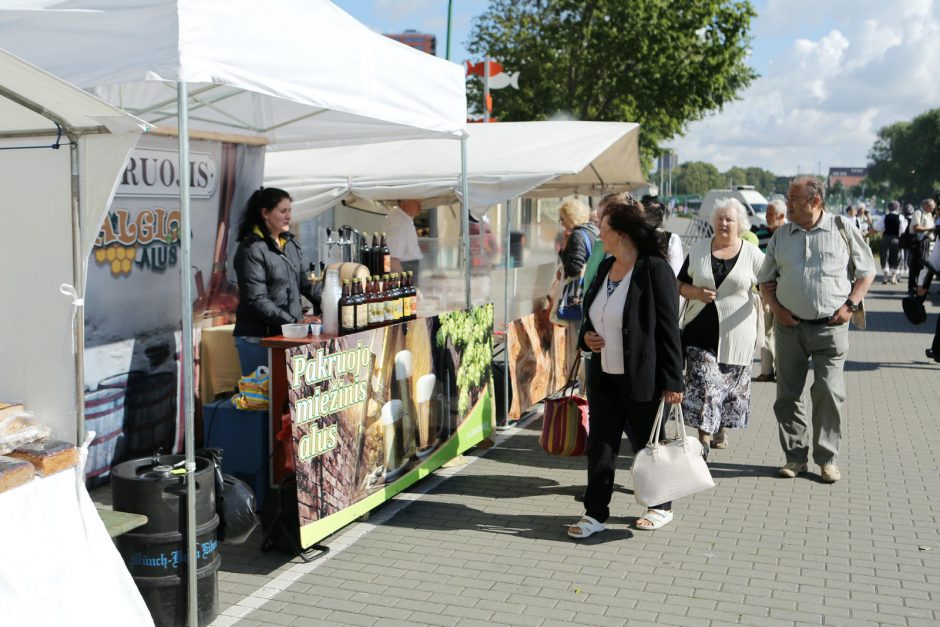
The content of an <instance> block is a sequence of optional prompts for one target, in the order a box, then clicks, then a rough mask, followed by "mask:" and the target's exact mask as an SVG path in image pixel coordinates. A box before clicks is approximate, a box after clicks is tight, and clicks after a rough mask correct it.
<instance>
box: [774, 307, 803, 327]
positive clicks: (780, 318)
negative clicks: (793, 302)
mask: <svg viewBox="0 0 940 627" xmlns="http://www.w3.org/2000/svg"><path fill="white" fill-rule="evenodd" d="M774 318H776V319H777V322H779V323H780V326H782V327H795V326H796V325H798V324H799V323H800V321H799V320H797V319H796V317H795V316H794V315H793V312H791V311H790V310H789V309H787V308H786V307H783V306H780V307H777V308H776V309H774Z"/></svg>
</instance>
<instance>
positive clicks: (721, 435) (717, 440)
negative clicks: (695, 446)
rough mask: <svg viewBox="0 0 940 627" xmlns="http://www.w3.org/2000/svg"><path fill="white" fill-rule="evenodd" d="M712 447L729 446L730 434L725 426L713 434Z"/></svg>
mask: <svg viewBox="0 0 940 627" xmlns="http://www.w3.org/2000/svg"><path fill="white" fill-rule="evenodd" d="M712 448H718V449H722V448H728V434H727V432H726V431H725V428H724V427H722V428H721V429H719V430H718V433H716V434H715V435H713V436H712Z"/></svg>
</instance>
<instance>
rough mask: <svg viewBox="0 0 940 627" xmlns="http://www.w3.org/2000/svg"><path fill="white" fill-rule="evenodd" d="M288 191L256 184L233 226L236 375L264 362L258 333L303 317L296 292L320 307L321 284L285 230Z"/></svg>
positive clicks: (287, 226) (316, 310) (288, 213)
mask: <svg viewBox="0 0 940 627" xmlns="http://www.w3.org/2000/svg"><path fill="white" fill-rule="evenodd" d="M291 208H292V205H291V197H290V194H288V193H287V192H285V191H284V190H282V189H277V188H275V187H262V188H261V189H259V190H256V191H255V192H254V193H253V194H252V195H251V198H249V199H248V206H247V207H246V208H245V215H244V217H243V218H242V222H241V224H240V225H239V227H238V249H237V250H236V251H235V275H236V277H237V279H238V309H237V310H236V312H235V331H234V332H233V335H235V346H236V348H237V349H238V360H239V362H241V369H242V375H243V376H244V375H248V374H251V373H252V372H254V370H255V369H256V368H257V367H258V366H261V365H267V363H268V352H267V349H266V348H264V347H262V346H261V345H260V341H261V338H263V337H267V336H270V335H281V325H282V324H290V323H292V322H302V321H304V312H303V306H302V304H301V301H300V296H301V295H303V296H306V297H307V300H309V301H310V302H311V303H313V308H314V313H316V314H319V312H320V293H321V291H322V290H321V288H320V287H319V286H318V285H317V286H314V285H313V284H311V282H310V279H309V276H308V275H307V272H306V268H307V264H306V262H305V260H304V255H303V252H302V251H301V249H300V244H298V243H297V242H296V241H294V236H293V235H292V234H291V233H290V219H291Z"/></svg>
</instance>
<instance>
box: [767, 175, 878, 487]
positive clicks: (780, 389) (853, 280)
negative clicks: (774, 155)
mask: <svg viewBox="0 0 940 627" xmlns="http://www.w3.org/2000/svg"><path fill="white" fill-rule="evenodd" d="M787 219H788V220H789V223H788V224H785V225H783V226H782V227H780V228H779V229H777V231H776V232H775V233H774V236H773V238H772V239H771V240H770V243H769V244H768V245H767V255H766V257H765V258H764V265H763V266H762V267H761V270H760V273H759V274H758V275H757V280H758V282H759V283H760V284H761V294H762V295H763V297H764V300H765V302H766V303H767V304H768V305H769V306H770V308H771V310H772V311H773V313H774V318H775V320H776V322H775V327H774V332H775V334H776V336H777V343H776V348H777V356H776V363H777V400H776V402H775V403H774V413H775V414H776V416H777V423H778V426H779V429H780V443H781V445H782V446H783V451H784V454H785V455H786V464H785V465H784V466H783V467H782V468H781V469H780V476H782V477H788V478H792V477H796V476H797V475H798V474H800V473H802V472H805V471H806V467H807V461H808V458H809V444H810V438H811V437H812V439H813V460H814V461H815V462H816V463H817V464H819V466H820V469H821V470H820V476H821V478H822V480H823V481H826V482H828V483H833V482H835V481H838V480H839V479H841V478H842V475H841V473H840V471H839V467H838V466H836V463H835V460H836V457H837V456H838V454H839V441H840V438H841V424H842V412H843V408H844V405H845V379H844V376H843V368H844V366H845V357H846V354H847V353H848V350H849V333H848V322H849V319H850V318H851V317H852V313H853V312H854V311H855V310H857V309H858V306H859V303H861V301H862V299H863V298H864V297H865V294H866V293H867V292H868V288H869V287H871V284H872V281H873V280H874V278H875V272H876V269H875V260H874V257H873V256H872V254H871V249H870V248H869V247H868V244H867V243H866V242H865V240H864V239H863V238H862V234H861V233H860V232H859V230H858V229H857V228H856V227H855V225H854V224H851V223H850V222H849V221H848V220H845V219H843V218H842V217H836V216H834V215H832V214H831V213H828V212H826V207H825V197H824V188H823V185H822V183H821V182H820V181H819V180H818V179H816V178H813V177H803V178H798V179H796V180H794V181H793V182H792V183H791V184H790V188H789V190H788V191H787ZM840 222H841V224H840ZM850 261H851V262H853V263H854V266H855V268H854V276H851V277H850V276H849V271H848V269H849V263H850ZM810 358H812V360H813V374H814V381H813V385H812V388H811V389H810V396H811V398H812V404H813V407H812V424H811V425H810V424H809V423H808V421H807V415H806V408H805V406H804V403H803V401H802V395H803V388H804V386H805V384H806V374H807V372H808V370H809V360H810ZM810 427H812V432H810Z"/></svg>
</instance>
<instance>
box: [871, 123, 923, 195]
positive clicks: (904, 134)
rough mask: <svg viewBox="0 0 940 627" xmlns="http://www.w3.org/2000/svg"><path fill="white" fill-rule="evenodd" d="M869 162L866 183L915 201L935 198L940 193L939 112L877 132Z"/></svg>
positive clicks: (891, 125) (890, 193)
mask: <svg viewBox="0 0 940 627" xmlns="http://www.w3.org/2000/svg"><path fill="white" fill-rule="evenodd" d="M868 159H869V163H868V178H869V180H870V181H871V182H872V183H875V184H877V185H878V187H879V188H880V189H881V190H887V192H888V194H889V195H891V196H897V197H900V198H906V199H909V200H915V201H916V200H917V199H921V198H926V197H928V196H934V195H936V194H937V192H938V191H940V109H931V110H929V111H925V112H924V113H921V114H920V115H918V116H917V117H915V118H914V119H912V120H911V121H910V122H895V123H894V124H890V125H888V126H885V127H882V128H881V129H879V130H878V139H876V140H875V143H874V145H873V146H872V148H871V150H870V151H869V153H868ZM885 184H887V187H885Z"/></svg>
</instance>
